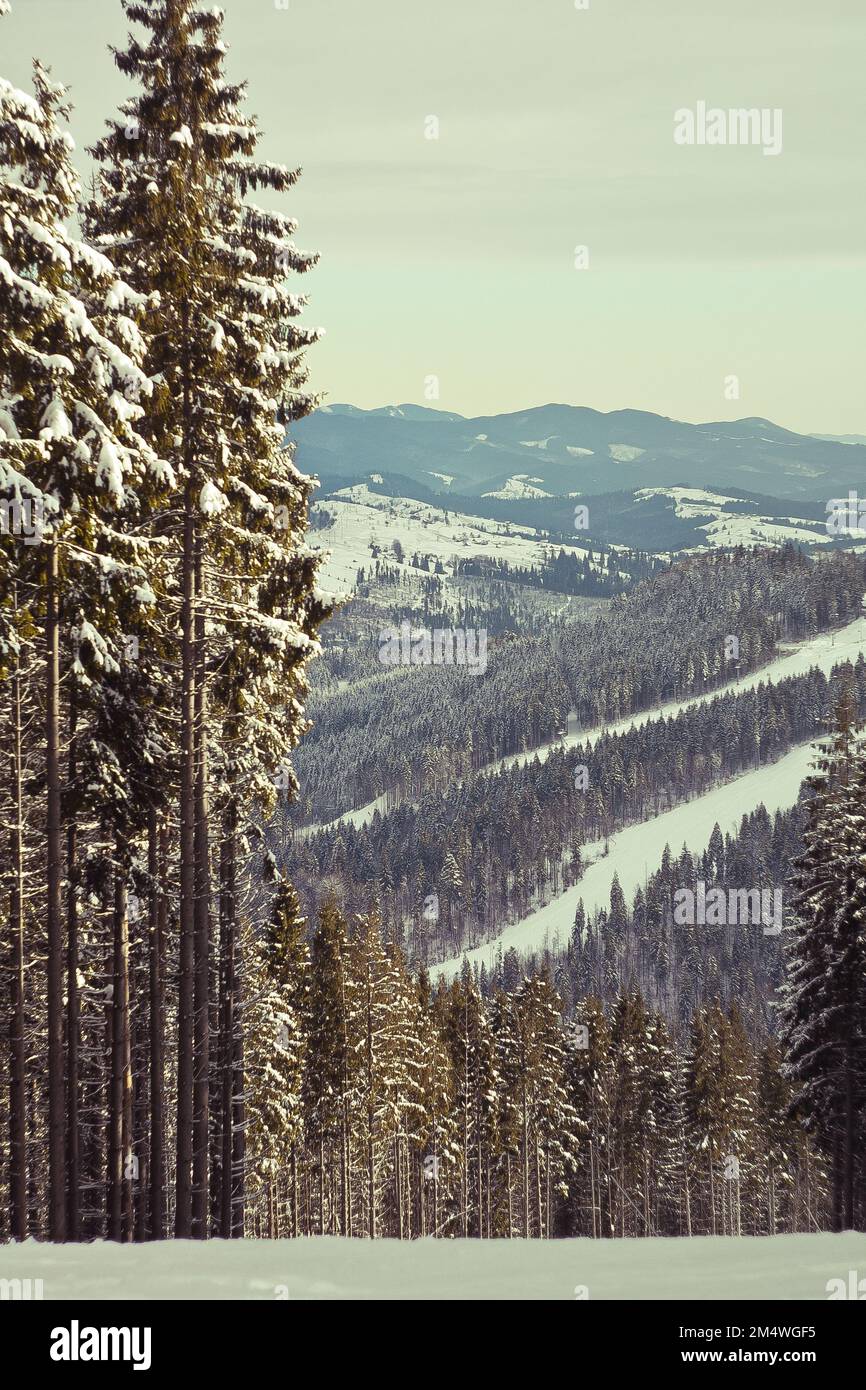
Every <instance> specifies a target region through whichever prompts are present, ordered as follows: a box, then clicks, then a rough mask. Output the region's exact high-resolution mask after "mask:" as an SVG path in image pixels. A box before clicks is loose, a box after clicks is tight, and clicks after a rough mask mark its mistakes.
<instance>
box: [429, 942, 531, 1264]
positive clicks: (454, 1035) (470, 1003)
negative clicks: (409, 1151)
mask: <svg viewBox="0 0 866 1390" xmlns="http://www.w3.org/2000/svg"><path fill="white" fill-rule="evenodd" d="M447 1036H448V1045H449V1048H450V1051H451V1065H452V1068H453V1072H454V1087H455V1097H454V1099H455V1108H456V1111H457V1115H458V1117H459V1125H460V1149H461V1164H462V1166H461V1176H460V1234H461V1236H463V1237H464V1239H465V1238H466V1237H467V1236H471V1235H474V1236H477V1237H479V1238H481V1237H482V1236H483V1235H484V1229H485V1226H484V1223H485V1213H486V1211H487V1210H488V1208H489V1203H488V1201H487V1184H486V1180H487V1175H488V1172H489V1163H490V1159H491V1156H492V1153H493V1148H494V1144H495V1139H496V1124H497V1104H496V1088H497V1085H498V1076H499V1073H498V1060H497V1046H496V1041H497V1040H496V1039H495V1038H494V1035H493V1029H492V1027H491V1024H490V1019H489V1018H488V1016H487V1011H486V1009H485V1007H484V1001H483V999H482V998H481V994H480V991H479V988H478V983H477V981H476V979H475V976H474V975H473V973H472V969H471V967H470V965H469V962H468V961H464V963H463V969H462V971H461V973H460V977H459V979H455V980H454V982H453V984H452V986H451V1008H450V1015H449V1019H448V1034H447ZM524 1234H528V1232H524Z"/></svg>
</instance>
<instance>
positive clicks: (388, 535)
mask: <svg viewBox="0 0 866 1390" xmlns="http://www.w3.org/2000/svg"><path fill="white" fill-rule="evenodd" d="M521 476H522V477H525V475H521ZM525 486H528V484H526V485H525ZM531 491H537V489H531ZM515 495H525V494H515V493H513V492H509V493H508V496H515ZM317 510H318V511H320V512H327V513H328V514H329V515H330V516H331V517H333V525H332V526H330V527H329V528H328V530H327V531H323V532H317V533H316V534H315V540H316V543H317V544H319V545H320V546H321V549H322V550H325V551H329V552H330V556H329V558H328V560H327V561H326V562H325V564H324V566H323V567H322V571H321V575H322V577H321V581H320V582H321V583H322V584H323V586H324V587H325V588H327V589H333V590H340V591H341V592H343V591H347V590H350V589H354V587H355V581H356V579H357V574H358V570H359V569H362V568H363V569H368V570H369V569H370V568H371V567H372V565H373V563H374V561H373V557H372V556H371V554H370V545H371V543H372V544H373V545H376V546H378V547H379V550H380V552H381V558H382V559H384V560H387V561H388V563H389V564H391V565H396V564H397V561H396V560H395V558H394V555H393V553H392V551H391V543H392V541H394V540H395V539H398V540H399V541H400V544H401V545H402V547H403V551H404V553H405V556H406V562H407V564H408V561H409V560H411V558H412V556H413V555H414V554H415V553H416V552H417V553H418V554H419V555H429V556H434V557H436V558H437V559H439V560H441V561H442V563H443V564H444V565H446V566H447V565H448V564H449V563H450V561H452V560H453V559H455V558H456V559H462V560H466V559H469V558H471V557H473V556H477V555H484V554H485V553H486V554H487V555H489V556H490V558H492V559H495V560H504V561H505V562H506V564H509V565H514V566H517V567H519V568H527V569H531V568H535V567H538V566H539V565H540V564H541V563H542V561H543V559H544V552H545V549H550V548H551V547H550V546H545V545H543V544H542V543H541V541H540V539H539V537H538V534H537V532H536V531H535V530H534V529H533V528H532V527H531V526H519V527H515V526H510V525H508V524H506V523H505V522H501V521H491V520H488V519H487V518H485V517H467V516H461V515H460V514H459V513H457V512H449V511H447V510H446V509H445V508H443V507H433V506H431V505H430V504H429V503H427V502H415V501H413V500H411V499H409V498H405V497H386V496H383V495H382V494H381V493H378V492H373V491H372V489H371V488H369V487H367V486H366V484H357V485H356V486H354V487H348V488H343V489H342V490H341V491H340V492H337V493H334V494H333V495H332V496H331V497H328V498H324V499H323V500H322V501H321V502H319V503H317ZM319 537H321V540H319ZM555 549H556V551H557V553H558V552H559V550H560V549H562V550H564V551H566V553H567V554H570V555H575V556H576V557H577V558H578V559H580V560H583V559H584V558H585V556H586V555H587V554H588V553H589V547H587V546H579V545H563V546H559V545H557V546H556V547H555ZM594 566H595V568H596V569H598V568H599V565H598V562H597V561H595V562H594ZM415 574H416V575H417V571H415Z"/></svg>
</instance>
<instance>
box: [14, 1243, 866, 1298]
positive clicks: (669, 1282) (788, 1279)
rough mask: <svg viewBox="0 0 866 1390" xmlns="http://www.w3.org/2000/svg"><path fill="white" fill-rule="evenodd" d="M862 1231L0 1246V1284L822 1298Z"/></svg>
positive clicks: (151, 1290)
mask: <svg viewBox="0 0 866 1390" xmlns="http://www.w3.org/2000/svg"><path fill="white" fill-rule="evenodd" d="M850 1270H856V1271H859V1272H860V1276H861V1277H862V1276H863V1275H866V1236H864V1235H861V1234H855V1233H853V1232H849V1233H846V1234H845V1235H823V1234H822V1235H796V1236H775V1237H773V1238H772V1239H766V1238H765V1239H758V1238H754V1237H744V1238H743V1239H741V1240H734V1239H725V1238H722V1237H713V1236H697V1237H695V1238H694V1239H692V1240H687V1239H682V1240H669V1239H657V1240H596V1241H592V1240H551V1241H540V1240H533V1241H524V1240H512V1241H509V1240H496V1241H486V1240H485V1241H479V1240H419V1241H394V1240H380V1241H367V1240H340V1239H338V1238H336V1237H325V1238H324V1239H320V1238H314V1239H310V1240H275V1241H267V1240H248V1241H221V1240H213V1241H209V1242H207V1244H201V1243H199V1242H197V1241H163V1242H161V1243H157V1244H148V1245H127V1246H121V1245H112V1244H107V1243H103V1242H99V1243H98V1244H95V1245H64V1246H51V1245H37V1244H36V1243H35V1242H33V1241H27V1242H26V1243H25V1244H23V1245H18V1246H14V1245H7V1246H3V1247H0V1279H15V1278H17V1279H41V1280H42V1281H43V1295H44V1298H45V1299H46V1300H52V1299H54V1300H56V1299H70V1300H72V1301H73V1302H76V1303H77V1302H78V1301H79V1300H85V1299H111V1300H113V1299H160V1300H164V1299H230V1300H239V1299H260V1300H277V1301H285V1300H287V1299H288V1300H300V1301H304V1302H307V1301H311V1300H319V1299H322V1300H329V1299H352V1300H363V1299H385V1300H398V1299H399V1300H404V1299H421V1300H425V1301H432V1300H440V1299H442V1300H449V1301H454V1300H463V1299H466V1300H475V1299H480V1300H510V1299H515V1300H524V1301H530V1300H536V1299H542V1300H545V1301H547V1300H556V1299H563V1300H566V1301H574V1300H579V1301H583V1300H585V1299H589V1301H590V1302H591V1301H593V1300H602V1299H622V1300H639V1301H644V1300H663V1299H692V1300H706V1299H758V1300H763V1299H769V1300H773V1299H796V1300H810V1301H812V1300H814V1301H822V1300H826V1299H827V1298H828V1291H827V1284H828V1281H829V1280H831V1279H841V1280H843V1281H845V1283H846V1284H847V1282H848V1276H849V1271H850Z"/></svg>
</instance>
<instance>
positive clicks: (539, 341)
mask: <svg viewBox="0 0 866 1390" xmlns="http://www.w3.org/2000/svg"><path fill="white" fill-rule="evenodd" d="M222 8H223V9H224V10H225V12H226V39H227V42H228V44H229V56H228V74H229V76H230V77H231V78H236V79H246V80H247V81H248V85H249V103H248V109H249V110H250V111H251V112H255V113H257V114H258V116H259V117H260V120H261V125H262V128H263V130H264V133H265V134H264V139H263V142H262V152H263V154H264V156H265V157H266V158H269V159H274V160H277V161H279V162H284V163H287V164H291V165H301V166H303V168H304V177H303V178H302V180H301V182H300V184H299V185H298V188H297V189H296V190H294V191H293V193H292V194H291V195H290V196H289V197H287V198H285V199H281V200H279V203H278V205H279V206H281V207H284V208H285V209H286V210H287V211H289V212H290V213H291V214H292V215H293V216H297V217H298V218H299V221H300V230H299V234H298V241H299V244H300V245H302V246H304V247H310V248H312V249H315V250H318V251H319V252H320V253H321V262H320V264H319V265H318V266H317V267H316V269H315V270H314V271H313V272H312V273H311V274H310V275H309V276H308V277H306V281H305V283H304V288H305V289H306V290H308V291H309V293H310V295H311V305H310V309H309V311H308V321H309V322H311V323H313V324H322V325H324V327H325V329H326V330H327V333H326V337H325V338H324V339H323V341H322V343H321V344H320V345H318V346H317V347H316V348H315V349H314V350H313V351H312V352H311V353H310V356H309V364H310V370H311V381H312V383H313V385H314V386H315V387H316V389H318V390H320V391H322V392H325V393H326V394H327V397H328V399H329V400H330V401H333V402H339V401H352V402H355V403H357V404H359V405H360V406H362V407H363V408H376V407H377V406H378V403H380V402H382V401H385V402H387V403H393V402H399V401H403V402H416V403H418V404H423V405H430V406H432V407H434V408H439V409H443V410H454V411H457V412H459V413H460V414H462V415H466V416H469V417H472V416H474V415H478V414H498V413H503V412H505V411H509V410H513V408H514V405H513V403H514V401H515V400H520V401H536V402H547V401H554V400H564V401H574V402H579V403H582V404H587V405H589V406H591V408H593V409H598V410H602V411H605V412H609V411H611V410H614V409H639V410H647V411H651V412H653V413H657V414H661V415H666V416H670V417H672V418H675V419H682V420H691V421H701V422H703V421H709V420H732V419H741V418H749V417H759V418H766V419H770V420H773V421H774V422H777V423H780V424H782V425H784V426H785V427H786V428H788V429H792V430H796V431H798V432H801V433H815V432H822V433H827V434H857V433H866V411H864V408H863V406H862V404H861V394H862V387H861V381H860V377H861V371H860V362H861V361H862V358H863V349H864V341H863V337H864V335H863V327H862V320H863V313H862V306H863V302H864V295H866V248H864V245H863V239H862V235H861V233H860V227H861V226H862V224H863V221H864V212H866V191H864V179H863V173H864V162H866V161H864V154H863V148H862V140H861V137H860V131H861V130H862V128H863V124H864V120H863V117H864V114H866V93H864V88H863V83H862V75H861V72H860V54H862V52H863V49H864V40H866V11H864V10H863V9H862V7H859V6H857V5H855V3H854V0H827V3H826V4H825V5H823V6H821V7H817V6H814V5H813V4H811V3H807V0H790V3H788V4H785V5H784V6H781V5H778V6H767V7H765V8H764V9H763V10H762V12H756V11H755V9H754V7H753V6H752V5H750V4H749V3H748V0H730V3H728V4H726V5H725V6H723V7H719V6H718V5H716V4H710V3H709V0H662V3H660V4H658V5H654V6H652V7H648V6H646V5H640V4H638V3H637V0H629V2H628V3H627V2H626V0H589V8H588V9H586V10H578V9H576V8H575V5H574V3H573V0H536V3H535V4H534V5H533V6H531V7H530V6H526V5H525V4H522V3H519V0H473V3H472V5H471V6H469V7H467V6H466V5H465V4H461V3H459V2H458V0H441V3H440V4H439V5H437V6H436V8H435V10H431V11H430V12H429V14H428V13H427V12H426V11H413V10H412V9H411V7H407V6H406V5H405V4H404V3H401V0H372V3H370V4H368V5H365V6H363V7H360V6H356V5H351V4H349V3H347V0H315V3H314V0H289V6H288V9H287V10H283V9H279V8H277V5H276V4H275V3H274V0H243V3H241V0H224V3H223V5H222ZM128 27H129V26H128V25H127V24H126V21H125V18H124V15H123V12H122V9H121V5H120V0H12V13H11V15H10V16H8V17H7V18H5V19H2V20H0V35H2V46H3V61H2V72H3V74H4V75H5V76H7V77H9V78H10V79H11V80H12V81H14V82H16V83H17V84H18V85H19V86H23V87H29V85H30V72H29V69H30V61H31V58H32V57H33V56H36V55H38V56H39V57H40V58H41V59H42V60H43V61H44V62H46V63H47V64H49V65H50V66H51V67H52V70H53V72H54V74H55V76H56V77H57V78H58V79H59V80H62V81H64V82H66V83H68V84H69V85H70V86H71V92H72V99H73V102H74V104H75V107H76V110H75V111H74V113H73V120H72V131H73V134H74V136H75V139H76V143H77V146H78V154H77V159H78V162H79V167H80V168H81V169H82V171H83V172H85V173H86V172H87V169H88V167H89V166H88V159H87V156H86V155H85V154H84V149H85V147H86V146H87V145H88V144H90V143H92V142H93V141H94V140H95V139H96V138H97V137H98V135H99V134H100V131H101V129H102V122H103V120H104V118H105V117H106V116H107V115H108V114H110V113H111V112H112V111H114V110H115V109H116V107H117V104H118V102H119V101H121V100H122V99H123V98H124V97H125V96H128V95H130V93H131V92H132V90H133V88H132V87H131V85H130V84H129V83H128V82H127V81H126V79H125V78H124V77H123V76H122V75H121V74H120V73H119V72H118V71H117V70H116V68H115V67H114V64H113V62H112V59H111V56H110V54H109V52H108V50H107V47H106V41H107V39H110V41H111V42H113V43H115V44H122V43H123V42H124V37H125V33H126V30H127V28H128ZM701 103H707V104H709V105H710V106H718V107H719V108H722V109H723V110H726V109H731V110H733V109H734V108H756V109H761V110H764V109H765V110H766V112H770V113H772V112H775V111H778V112H780V113H781V116H780V121H779V132H778V133H779V136H780V137H781V138H780V144H781V152H780V153H778V154H776V155H775V156H774V157H767V154H773V151H772V150H766V149H761V148H757V147H755V146H754V145H753V146H746V147H744V146H743V145H740V146H738V147H734V146H732V145H730V144H729V145H728V146H726V147H722V148H708V147H707V146H706V145H700V144H695V145H693V146H682V145H679V144H677V143H676V141H675V138H674V129H675V113H676V112H677V111H678V110H681V109H683V108H686V109H689V110H691V109H696V110H697V109H699V108H700V105H701ZM431 116H435V117H436V118H437V120H438V122H439V130H438V139H428V138H426V136H427V135H428V134H430V132H431V128H432V127H431V125H430V117H431ZM782 117H783V118H784V119H783V123H782ZM271 201H273V200H271ZM581 246H585V247H588V256H589V268H588V269H576V268H575V259H576V255H575V251H576V248H577V247H581ZM734 376H735V377H737V378H738V380H739V398H734V399H729V398H727V397H726V389H727V388H726V384H725V383H726V381H727V380H729V379H730V378H731V377H734ZM431 377H436V378H438V387H439V396H438V399H432V400H431V399H429V398H428V397H426V396H425V390H426V389H428V388H427V386H426V383H427V382H428V381H429V379H430V378H431Z"/></svg>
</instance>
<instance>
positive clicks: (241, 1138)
mask: <svg viewBox="0 0 866 1390" xmlns="http://www.w3.org/2000/svg"><path fill="white" fill-rule="evenodd" d="M242 976H243V960H242V943H241V942H240V941H236V942H235V1000H234V1008H235V1018H236V1023H235V1030H234V1031H235V1036H234V1049H233V1050H234V1068H233V1079H232V1092H233V1095H234V1117H233V1126H234V1141H233V1144H232V1235H233V1236H239V1237H242V1236H243V1234H244V1220H245V1203H246V1152H247V1150H246V1103H245V1101H244V1031H243V1021H242V1016H241V1009H240V1005H241V979H242Z"/></svg>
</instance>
